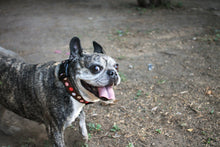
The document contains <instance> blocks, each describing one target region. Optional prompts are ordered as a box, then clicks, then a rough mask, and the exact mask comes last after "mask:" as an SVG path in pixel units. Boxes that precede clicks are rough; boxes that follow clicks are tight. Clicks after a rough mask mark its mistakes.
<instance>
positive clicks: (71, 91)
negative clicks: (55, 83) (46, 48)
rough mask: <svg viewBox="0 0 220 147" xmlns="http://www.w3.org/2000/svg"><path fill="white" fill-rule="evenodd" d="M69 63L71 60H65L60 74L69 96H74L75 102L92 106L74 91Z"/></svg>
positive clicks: (61, 65)
mask: <svg viewBox="0 0 220 147" xmlns="http://www.w3.org/2000/svg"><path fill="white" fill-rule="evenodd" d="M69 62H70V60H65V61H63V62H62V63H61V64H60V69H59V72H58V76H59V80H60V81H61V82H62V83H63V85H64V86H65V88H66V91H67V92H68V93H69V95H70V96H72V97H73V98H74V99H75V100H77V101H78V102H80V103H83V104H86V105H87V104H92V103H93V102H88V101H86V100H84V99H83V97H82V96H81V95H80V94H79V93H78V92H77V91H76V90H75V89H74V86H73V84H72V83H71V82H70V76H69Z"/></svg>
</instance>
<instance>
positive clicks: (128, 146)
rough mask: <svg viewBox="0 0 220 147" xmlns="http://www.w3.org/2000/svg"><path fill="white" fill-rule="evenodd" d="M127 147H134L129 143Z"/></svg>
mask: <svg viewBox="0 0 220 147" xmlns="http://www.w3.org/2000/svg"><path fill="white" fill-rule="evenodd" d="M126 147H134V145H133V143H129V144H128V145H127V146H126Z"/></svg>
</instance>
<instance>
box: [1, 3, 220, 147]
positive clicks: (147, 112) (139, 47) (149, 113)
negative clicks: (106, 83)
mask: <svg viewBox="0 0 220 147" xmlns="http://www.w3.org/2000/svg"><path fill="white" fill-rule="evenodd" d="M172 2H173V5H172V6H169V9H165V8H153V7H152V8H147V9H145V8H138V7H137V4H136V0H117V1H112V0H81V1H80V0H23V1H19V0H7V1H4V0H0V46H2V47H4V48H7V49H10V50H12V51H15V52H17V53H18V54H20V55H21V56H22V57H23V58H24V59H25V60H26V61H27V62H28V63H42V62H46V61H50V60H56V61H62V60H65V59H66V58H68V52H69V50H68V44H69V41H70V39H71V38H72V37H73V36H78V37H80V39H81V42H82V46H83V47H84V48H85V50H86V51H87V52H91V51H92V41H93V40H96V41H97V42H99V43H100V44H101V45H103V47H104V48H105V51H106V52H107V54H108V55H110V56H112V57H114V58H115V59H116V60H117V61H118V62H119V64H120V75H121V78H122V82H121V84H120V86H118V87H117V88H116V89H115V92H116V95H117V99H118V102H117V103H116V104H115V105H111V106H103V105H101V104H100V103H97V104H94V105H89V106H86V107H85V112H86V116H87V119H86V122H87V126H88V130H89V135H90V140H89V142H88V144H85V145H84V146H89V147H133V146H134V147H145V146H146V147H148V146H156V147H160V146H162V147H165V146H169V147H177V146H178V147H185V146H193V147H194V146H195V147H201V146H219V145H220V126H219V125H220V119H219V118H220V74H219V73H220V47H219V45H220V2H219V0H209V1H208V0H203V1H201V0H181V1H180V0H175V1H172ZM149 64H150V65H149ZM151 65H152V70H151V69H149V68H150V66H151ZM2 117H3V118H2V119H3V120H4V122H5V123H6V124H9V125H10V126H11V127H10V128H9V129H10V130H11V133H10V134H5V133H3V132H0V147H17V146H18V147H29V146H30V147H34V146H40V147H41V146H44V147H47V146H50V145H49V141H48V139H47V136H46V132H45V130H44V126H42V125H39V124H37V123H35V122H32V121H29V120H26V119H23V118H21V117H19V116H17V115H15V114H13V113H11V112H7V113H5V114H4V116H2ZM65 136H66V137H65V139H66V144H67V146H68V147H72V146H80V147H81V146H83V145H82V144H83V143H82V142H83V141H82V139H81V138H82V136H81V135H80V133H79V129H78V122H76V123H74V124H73V127H70V128H68V129H67V130H66V132H65Z"/></svg>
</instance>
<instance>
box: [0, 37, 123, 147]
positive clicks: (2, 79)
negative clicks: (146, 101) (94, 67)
mask: <svg viewBox="0 0 220 147" xmlns="http://www.w3.org/2000/svg"><path fill="white" fill-rule="evenodd" d="M98 47H101V46H98ZM94 48H95V51H96V52H99V53H94V54H90V55H88V54H83V52H82V49H81V46H80V41H79V39H78V38H76V37H75V38H73V39H72V40H71V42H70V49H71V55H70V60H71V63H70V67H69V73H70V74H71V75H70V76H71V78H70V79H71V82H72V84H73V85H74V89H75V90H76V91H78V92H79V93H80V94H81V95H82V96H83V97H84V99H85V100H87V101H92V102H96V101H98V100H99V99H98V98H97V97H94V96H91V93H89V92H88V91H86V90H85V89H83V88H82V86H81V85H79V79H78V78H77V77H80V78H82V77H86V79H85V80H86V82H88V83H89V84H93V85H94V86H97V85H99V84H100V83H98V84H97V83H96V82H97V79H100V80H104V82H101V84H103V85H102V86H106V85H107V84H108V83H109V81H110V79H109V78H108V76H107V74H106V73H105V72H103V73H100V74H98V75H93V74H91V73H90V72H89V69H88V67H89V66H91V64H93V63H94V64H101V65H103V66H104V65H105V64H106V65H105V66H104V68H106V69H114V68H113V65H114V64H115V61H114V60H113V59H112V58H110V57H109V56H106V55H104V54H102V53H103V51H102V48H101V50H100V49H99V48H97V45H94ZM12 54H13V55H12ZM15 57H16V58H15ZM100 62H104V63H100ZM60 64H61V62H54V61H52V62H48V63H44V64H27V63H25V62H24V61H23V60H21V59H20V57H19V59H18V56H17V55H15V54H14V53H11V51H8V50H4V49H2V48H1V50H0V104H1V105H3V106H4V107H5V108H7V109H8V110H11V111H13V112H15V113H16V114H18V115H20V116H23V117H25V118H27V119H30V120H34V121H36V122H39V123H43V124H45V126H46V130H47V132H48V136H49V138H50V139H51V142H52V143H53V145H54V146H58V147H64V146H65V143H64V129H65V128H66V127H68V126H69V125H70V124H71V123H72V122H73V121H74V120H75V118H76V117H78V116H79V118H80V127H81V129H82V134H83V136H84V138H85V139H86V140H87V139H88V134H87V130H86V125H85V117H84V112H83V110H82V108H83V106H84V105H85V104H82V103H79V102H77V101H76V100H75V99H73V97H71V96H70V95H69V94H68V93H67V91H66V90H65V87H64V85H63V83H62V82H61V81H60V80H59V77H58V72H59V67H60ZM94 76H96V77H95V78H94ZM93 80H96V81H93ZM100 80H98V81H100ZM115 82H116V83H117V84H119V82H120V77H119V76H118V75H117V78H116V81H115ZM99 86H101V85H99Z"/></svg>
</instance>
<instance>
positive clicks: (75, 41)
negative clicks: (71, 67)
mask: <svg viewBox="0 0 220 147" xmlns="http://www.w3.org/2000/svg"><path fill="white" fill-rule="evenodd" d="M82 56H83V49H82V48H81V44H80V40H79V38H78V37H73V38H72V39H71V40H70V57H69V59H70V60H73V61H74V60H77V59H78V58H79V57H82Z"/></svg>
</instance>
